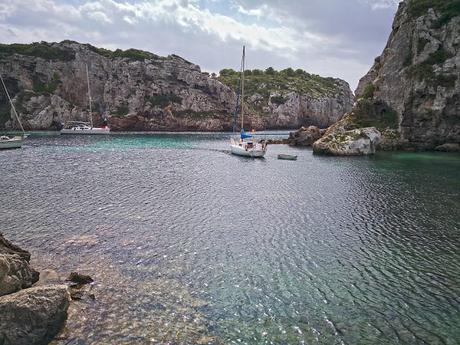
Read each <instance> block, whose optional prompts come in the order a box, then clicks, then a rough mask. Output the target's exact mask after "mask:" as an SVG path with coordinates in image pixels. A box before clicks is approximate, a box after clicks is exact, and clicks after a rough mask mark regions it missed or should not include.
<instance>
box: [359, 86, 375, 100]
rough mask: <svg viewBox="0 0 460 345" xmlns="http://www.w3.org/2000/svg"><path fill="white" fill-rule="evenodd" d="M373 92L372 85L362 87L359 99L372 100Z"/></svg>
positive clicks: (373, 87)
mask: <svg viewBox="0 0 460 345" xmlns="http://www.w3.org/2000/svg"><path fill="white" fill-rule="evenodd" d="M374 92H375V86H374V84H372V83H369V84H367V85H366V86H365V87H364V90H363V93H362V95H361V97H362V98H364V99H372V98H374Z"/></svg>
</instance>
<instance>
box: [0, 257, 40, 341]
mask: <svg viewBox="0 0 460 345" xmlns="http://www.w3.org/2000/svg"><path fill="white" fill-rule="evenodd" d="M39 275H40V274H39V273H38V272H37V271H35V270H34V269H33V268H32V267H30V265H29V263H28V262H27V261H26V260H24V259H23V258H22V257H20V256H19V255H17V254H0V296H3V295H6V294H9V293H13V292H16V291H18V290H21V289H25V288H28V287H31V286H32V284H34V283H35V282H37V281H38V278H39ZM0 344H1V342H0Z"/></svg>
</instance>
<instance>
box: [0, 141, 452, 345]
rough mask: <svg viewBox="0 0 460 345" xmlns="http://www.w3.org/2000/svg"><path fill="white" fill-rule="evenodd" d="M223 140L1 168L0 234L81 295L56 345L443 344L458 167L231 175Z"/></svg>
mask: <svg viewBox="0 0 460 345" xmlns="http://www.w3.org/2000/svg"><path fill="white" fill-rule="evenodd" d="M226 139H227V136H226V135H224V134H214V135H211V134H210V135H171V134H163V135H149V136H132V135H131V136H130V135H123V136H108V137H72V136H69V137H37V138H29V139H28V142H27V144H26V145H25V147H24V149H23V150H17V151H8V152H5V151H3V152H0V169H1V171H2V180H1V189H2V192H3V193H2V194H1V196H0V198H1V199H2V205H3V207H2V208H1V209H0V219H1V220H2V231H3V232H4V233H5V235H6V236H8V237H9V238H11V239H12V240H14V241H15V242H17V243H19V244H20V245H22V246H24V247H25V248H27V249H29V250H30V251H31V252H32V254H33V258H34V264H35V265H36V266H37V267H39V268H45V267H51V268H54V269H55V270H57V271H58V272H59V273H60V274H61V275H62V276H65V275H66V274H68V273H69V272H70V271H74V270H77V271H81V272H82V273H86V274H90V275H91V276H93V278H95V280H96V284H95V285H94V287H93V293H94V294H95V296H96V300H95V301H91V300H83V301H79V302H74V303H73V304H72V307H71V311H70V317H69V321H68V326H67V329H66V330H65V331H64V334H63V336H65V339H60V340H59V339H58V340H56V341H55V344H149V343H151V344H164V343H171V344H190V343H196V344H232V343H236V344H239V343H245V344H315V343H318V344H395V343H403V344H424V343H426V344H456V343H457V342H458V339H460V333H459V327H458V325H459V324H460V316H459V315H460V314H459V313H458V310H459V309H460V297H459V296H460V276H459V274H458V272H460V251H459V250H458V248H459V246H460V211H459V209H460V208H459V207H460V197H459V196H460V195H459V194H460V184H459V178H458V171H459V168H460V157H459V156H457V155H448V154H431V153H423V154H415V153H385V154H379V155H377V156H376V157H372V158H331V157H317V156H313V155H311V151H309V150H298V149H294V148H289V147H287V146H270V147H269V152H268V153H267V156H266V158H265V159H263V160H248V159H244V158H241V157H235V156H231V155H229V154H228V151H227V150H228V147H227V143H228V141H227V140H226ZM294 151H295V154H297V155H298V156H299V159H298V161H296V162H291V161H280V160H277V159H276V156H277V154H278V153H292V152H294Z"/></svg>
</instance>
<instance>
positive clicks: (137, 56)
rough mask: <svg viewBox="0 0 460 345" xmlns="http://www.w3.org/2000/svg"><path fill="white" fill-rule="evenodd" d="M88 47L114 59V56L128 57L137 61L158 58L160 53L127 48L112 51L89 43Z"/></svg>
mask: <svg viewBox="0 0 460 345" xmlns="http://www.w3.org/2000/svg"><path fill="white" fill-rule="evenodd" d="M86 47H88V49H89V50H91V51H93V52H95V53H97V54H99V55H101V56H104V57H106V58H109V59H114V58H127V59H130V60H135V61H144V60H149V59H153V58H158V55H155V54H152V53H149V52H146V51H143V50H139V49H127V50H121V49H117V50H115V51H111V50H109V49H105V48H97V47H94V46H92V45H91V44H87V45H86Z"/></svg>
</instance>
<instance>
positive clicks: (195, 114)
mask: <svg viewBox="0 0 460 345" xmlns="http://www.w3.org/2000/svg"><path fill="white" fill-rule="evenodd" d="M174 114H175V115H177V116H180V117H189V118H192V119H197V120H199V119H210V118H213V117H215V115H216V113H215V112H214V111H193V110H181V111H176V112H174Z"/></svg>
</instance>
